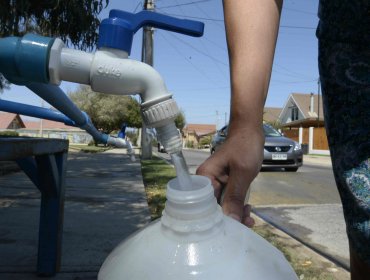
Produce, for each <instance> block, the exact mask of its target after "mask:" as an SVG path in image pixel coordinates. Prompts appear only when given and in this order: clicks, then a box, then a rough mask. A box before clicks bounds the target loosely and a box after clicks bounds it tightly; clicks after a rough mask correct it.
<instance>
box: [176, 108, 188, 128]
mask: <svg viewBox="0 0 370 280" xmlns="http://www.w3.org/2000/svg"><path fill="white" fill-rule="evenodd" d="M185 123H186V120H185V115H184V113H183V112H182V111H181V112H180V114H178V115H177V117H176V119H175V125H176V127H177V128H178V129H179V130H180V131H181V132H182V130H183V128H184V127H185Z"/></svg>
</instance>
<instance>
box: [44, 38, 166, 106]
mask: <svg viewBox="0 0 370 280" xmlns="http://www.w3.org/2000/svg"><path fill="white" fill-rule="evenodd" d="M49 75H50V82H51V83H53V84H60V81H61V80H64V81H70V82H75V83H80V84H89V85H91V88H92V89H93V90H94V91H98V92H103V93H108V94H118V95H129V94H135V93H138V94H140V96H141V98H142V101H143V104H142V106H144V107H148V106H151V105H152V104H157V103H159V102H161V101H164V100H166V99H169V98H171V96H172V95H171V94H170V93H169V92H168V90H167V88H166V85H165V83H164V81H163V79H162V77H161V76H160V75H159V73H158V72H157V71H156V70H155V69H154V68H153V67H151V66H149V65H147V64H145V63H142V62H139V61H136V60H131V59H128V58H127V53H126V52H124V51H121V50H117V49H110V48H102V49H100V50H98V51H96V52H95V53H94V54H92V53H86V52H83V51H79V50H75V49H68V48H64V44H63V42H62V41H61V40H60V39H56V40H55V42H54V44H53V46H52V48H51V52H50V61H49Z"/></svg>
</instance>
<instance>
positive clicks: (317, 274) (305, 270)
mask: <svg viewBox="0 0 370 280" xmlns="http://www.w3.org/2000/svg"><path fill="white" fill-rule="evenodd" d="M141 168H142V174H143V181H144V185H145V189H146V194H147V199H148V204H149V208H150V211H151V218H152V220H154V219H157V218H159V217H161V215H162V211H163V208H164V204H165V202H166V185H167V183H168V181H169V180H171V179H172V178H174V177H175V176H176V173H175V170H174V168H173V167H172V166H171V165H169V164H168V163H167V162H166V161H164V160H163V159H161V158H159V157H155V156H153V158H152V159H151V160H142V161H141ZM253 230H254V231H255V232H256V233H258V234H259V235H261V236H262V237H263V238H265V239H266V240H267V241H269V242H270V243H271V244H272V245H274V246H275V247H276V248H278V249H279V250H280V251H281V252H283V254H284V255H285V257H286V259H287V260H288V261H289V262H290V264H291V265H292V267H293V268H294V270H295V272H296V273H297V275H298V277H299V278H300V279H305V280H319V279H320V280H335V279H347V278H343V276H340V277H337V275H336V269H335V268H332V267H331V266H330V264H331V263H329V262H326V263H324V262H322V261H321V262H320V261H318V260H316V259H315V257H311V255H310V253H308V254H307V252H303V251H304V250H303V249H302V248H298V247H297V244H292V243H291V242H289V241H288V240H289V238H286V237H282V236H281V235H279V234H277V233H274V228H273V227H272V226H271V225H269V224H266V223H263V224H257V225H256V226H255V227H254V228H253ZM338 276H339V275H338Z"/></svg>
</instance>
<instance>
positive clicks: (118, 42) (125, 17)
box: [98, 10, 204, 54]
mask: <svg viewBox="0 0 370 280" xmlns="http://www.w3.org/2000/svg"><path fill="white" fill-rule="evenodd" d="M143 26H153V27H157V28H160V29H164V30H168V31H173V32H177V33H181V34H185V35H189V36H194V37H200V36H202V35H203V31H204V23H202V22H199V21H194V20H187V19H178V18H175V17H171V16H167V15H163V14H159V13H155V12H151V11H141V12H139V13H137V14H132V13H129V12H125V11H121V10H111V11H110V13H109V18H106V19H104V20H103V21H102V23H101V24H100V28H99V42H98V47H99V48H101V47H109V48H116V49H121V50H124V51H126V52H127V53H128V54H130V52H131V45H132V39H133V36H134V34H135V32H136V31H138V30H139V29H140V28H141V27H143Z"/></svg>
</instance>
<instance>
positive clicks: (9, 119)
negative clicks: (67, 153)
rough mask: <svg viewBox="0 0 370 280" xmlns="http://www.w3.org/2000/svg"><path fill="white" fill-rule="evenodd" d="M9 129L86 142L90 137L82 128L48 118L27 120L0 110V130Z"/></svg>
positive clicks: (27, 133) (21, 134)
mask: <svg viewBox="0 0 370 280" xmlns="http://www.w3.org/2000/svg"><path fill="white" fill-rule="evenodd" d="M5 130H11V131H15V132H18V134H19V135H20V136H29V137H45V138H59V139H68V140H69V142H70V143H81V144H82V143H83V144H87V143H89V142H90V141H91V140H92V137H91V136H90V135H89V134H88V133H87V132H86V131H84V130H82V129H80V128H78V127H73V126H68V125H65V124H64V123H60V122H55V121H50V120H40V119H36V120H29V119H27V118H26V117H24V116H20V115H19V114H13V113H8V112H0V131H5Z"/></svg>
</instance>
